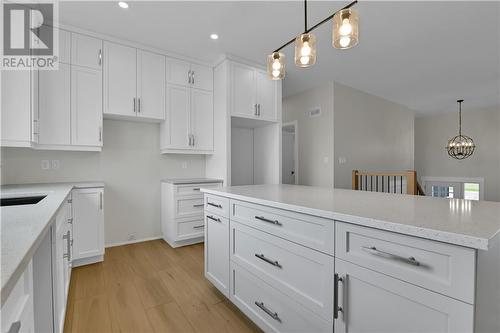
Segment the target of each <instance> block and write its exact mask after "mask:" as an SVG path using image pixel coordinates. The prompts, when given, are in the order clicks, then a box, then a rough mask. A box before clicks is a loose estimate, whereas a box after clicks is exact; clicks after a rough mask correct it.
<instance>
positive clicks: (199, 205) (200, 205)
mask: <svg viewBox="0 0 500 333" xmlns="http://www.w3.org/2000/svg"><path fill="white" fill-rule="evenodd" d="M203 206H205V204H197V205H193V207H203Z"/></svg>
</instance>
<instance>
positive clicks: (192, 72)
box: [191, 71, 194, 84]
mask: <svg viewBox="0 0 500 333" xmlns="http://www.w3.org/2000/svg"><path fill="white" fill-rule="evenodd" d="M191 78H192V79H191V84H194V71H191Z"/></svg>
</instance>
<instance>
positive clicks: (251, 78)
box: [231, 63, 257, 118]
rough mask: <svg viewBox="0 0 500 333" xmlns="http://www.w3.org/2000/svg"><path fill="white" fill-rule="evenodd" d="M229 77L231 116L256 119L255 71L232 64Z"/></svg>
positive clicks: (248, 67)
mask: <svg viewBox="0 0 500 333" xmlns="http://www.w3.org/2000/svg"><path fill="white" fill-rule="evenodd" d="M231 76H232V78H231V79H232V84H231V89H232V96H231V99H232V103H231V107H232V109H231V115H235V116H238V115H239V116H244V117H249V118H254V117H256V115H257V109H256V105H257V100H256V96H255V89H256V87H255V69H254V68H253V67H250V66H246V65H241V64H238V63H233V64H232V74H231Z"/></svg>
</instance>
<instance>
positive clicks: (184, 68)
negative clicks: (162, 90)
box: [167, 58, 191, 87]
mask: <svg viewBox="0 0 500 333" xmlns="http://www.w3.org/2000/svg"><path fill="white" fill-rule="evenodd" d="M190 69H191V65H190V64H189V62H186V61H182V60H178V59H173V58H167V82H168V83H173V84H178V85H182V86H186V87H187V86H190V85H191V79H190Z"/></svg>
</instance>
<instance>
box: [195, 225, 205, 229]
mask: <svg viewBox="0 0 500 333" xmlns="http://www.w3.org/2000/svg"><path fill="white" fill-rule="evenodd" d="M201 228H205V225H195V226H194V227H193V229H201Z"/></svg>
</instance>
